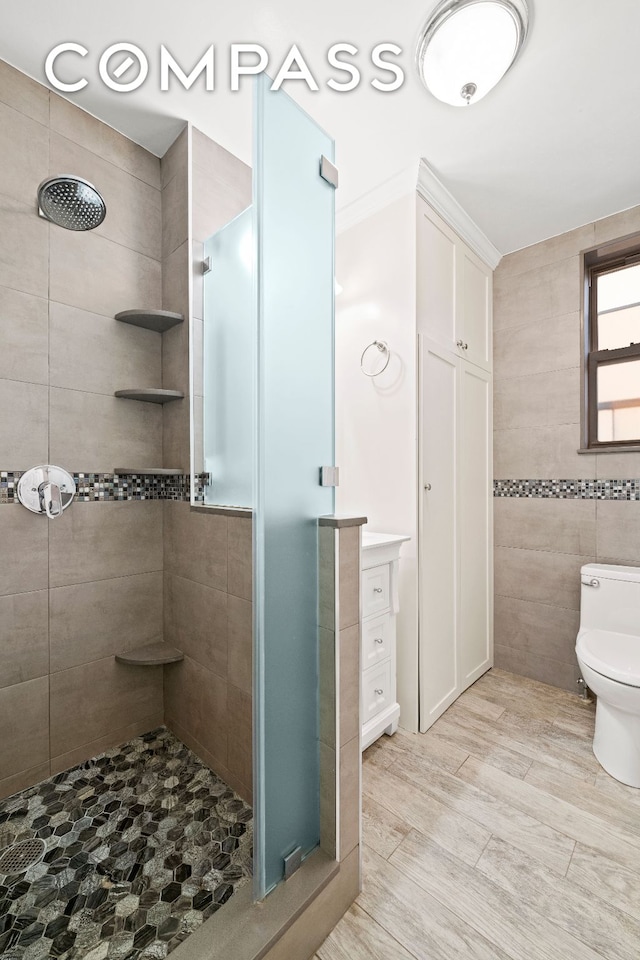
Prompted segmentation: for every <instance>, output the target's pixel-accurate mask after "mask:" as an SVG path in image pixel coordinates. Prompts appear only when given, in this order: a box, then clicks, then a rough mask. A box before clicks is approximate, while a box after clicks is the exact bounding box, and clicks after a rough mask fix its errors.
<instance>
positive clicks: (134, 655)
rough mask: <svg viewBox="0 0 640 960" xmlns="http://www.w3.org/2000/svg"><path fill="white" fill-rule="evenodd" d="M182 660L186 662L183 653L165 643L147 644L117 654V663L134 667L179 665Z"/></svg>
mask: <svg viewBox="0 0 640 960" xmlns="http://www.w3.org/2000/svg"><path fill="white" fill-rule="evenodd" d="M180 660H184V654H183V653H182V651H181V650H177V649H176V648H175V647H172V646H171V645H170V644H169V643H164V642H163V641H159V642H158V643H147V644H145V645H144V646H141V647H135V648H134V649H133V650H128V651H127V652H126V653H116V662H117V663H126V664H128V665H129V666H134V667H157V666H161V665H162V664H165V663H179V662H180Z"/></svg>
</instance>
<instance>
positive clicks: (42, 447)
mask: <svg viewBox="0 0 640 960" xmlns="http://www.w3.org/2000/svg"><path fill="white" fill-rule="evenodd" d="M0 410H1V411H2V415H1V417H0V451H2V458H3V461H4V462H3V464H2V467H1V468H0V469H3V470H28V469H29V467H34V466H36V464H38V463H46V462H47V460H48V449H49V442H48V435H47V427H48V419H49V390H48V388H47V387H46V386H44V385H43V384H40V383H22V382H21V381H18V380H0Z"/></svg>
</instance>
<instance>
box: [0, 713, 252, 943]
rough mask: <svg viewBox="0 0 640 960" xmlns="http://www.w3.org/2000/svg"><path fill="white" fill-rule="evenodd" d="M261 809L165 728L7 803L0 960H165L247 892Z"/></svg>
mask: <svg viewBox="0 0 640 960" xmlns="http://www.w3.org/2000/svg"><path fill="white" fill-rule="evenodd" d="M252 822H253V821H252V811H251V809H250V807H248V806H247V805H246V804H245V803H244V802H243V801H242V800H241V799H240V798H239V797H237V796H236V794H235V793H234V792H233V791H232V790H231V789H230V788H229V787H228V786H227V785H226V784H225V783H223V781H222V780H220V779H219V778H218V777H217V776H216V775H215V774H214V773H212V772H211V771H210V770H209V769H208V768H207V767H205V766H203V764H201V763H200V761H199V760H198V759H197V757H196V756H195V755H194V754H193V753H191V751H190V750H188V749H187V747H185V746H184V744H182V743H180V741H179V740H177V739H176V738H175V737H174V736H173V734H172V733H170V732H169V731H168V730H167V729H166V728H164V727H161V728H159V729H158V730H154V731H152V732H151V733H148V734H145V735H144V736H142V737H137V738H136V739H134V740H131V741H129V743H126V744H124V746H122V747H117V748H116V749H114V750H110V751H108V752H107V753H103V754H101V755H100V756H99V757H96V758H95V759H93V760H89V761H88V762H87V763H84V764H81V765H80V766H77V767H74V768H73V769H72V770H68V771H66V772H65V773H61V774H59V775H58V776H55V777H51V778H50V779H49V780H45V781H44V782H43V783H40V784H38V785H37V786H35V787H30V788H29V789H28V790H25V791H23V792H22V793H18V794H15V796H13V797H10V798H9V799H7V800H4V801H2V803H0V846H1V847H7V846H8V845H10V844H12V843H14V842H17V841H21V840H25V839H28V838H40V839H42V840H44V841H45V844H46V853H45V855H44V859H43V860H42V861H41V862H40V863H37V864H36V865H35V866H32V867H29V869H28V870H26V872H24V873H20V874H16V875H14V876H0V955H1V956H3V957H11V958H15V960H42V958H46V957H55V958H59V960H81V958H84V957H88V956H91V957H96V958H100V960H104V958H113V960H125V958H126V960H152V958H153V960H162V958H164V957H166V956H167V954H169V953H170V952H171V950H173V949H174V948H175V947H176V946H177V945H178V944H179V943H182V941H183V940H186V938H187V937H188V936H189V935H190V934H191V933H192V932H193V931H194V930H196V929H197V928H198V927H199V926H200V925H201V924H202V923H203V922H204V921H205V920H206V919H207V918H208V917H210V916H211V915H212V914H214V913H215V912H216V911H217V910H219V909H220V908H221V906H222V905H223V904H224V903H226V902H227V900H229V898H230V897H231V896H232V895H233V893H234V891H235V890H237V889H238V888H239V887H241V886H242V885H243V884H245V883H248V882H249V878H250V876H251V872H252V854H253V851H252V843H253V831H252Z"/></svg>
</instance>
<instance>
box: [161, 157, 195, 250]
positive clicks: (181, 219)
mask: <svg viewBox="0 0 640 960" xmlns="http://www.w3.org/2000/svg"><path fill="white" fill-rule="evenodd" d="M188 238H189V186H188V174H187V169H186V164H185V166H184V169H182V168H181V169H179V170H178V171H177V173H176V175H175V176H174V177H172V178H171V180H169V182H168V183H167V184H166V185H165V186H164V187H163V188H162V256H163V257H168V256H169V255H170V254H172V253H173V251H174V250H176V249H177V248H178V247H179V246H181V245H182V244H183V243H185V242H186V241H187V240H188Z"/></svg>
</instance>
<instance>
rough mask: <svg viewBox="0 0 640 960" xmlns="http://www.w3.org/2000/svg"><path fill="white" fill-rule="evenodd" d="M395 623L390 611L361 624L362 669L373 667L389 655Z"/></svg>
mask: <svg viewBox="0 0 640 960" xmlns="http://www.w3.org/2000/svg"><path fill="white" fill-rule="evenodd" d="M394 630H395V624H394V622H393V621H392V619H391V614H390V613H383V614H382V616H381V617H374V618H372V619H371V620H365V621H364V623H363V624H362V669H363V670H366V669H367V667H373V666H374V664H376V663H379V662H380V661H381V660H386V659H387V657H390V656H391V648H392V645H393V639H394V636H393V634H394Z"/></svg>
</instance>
